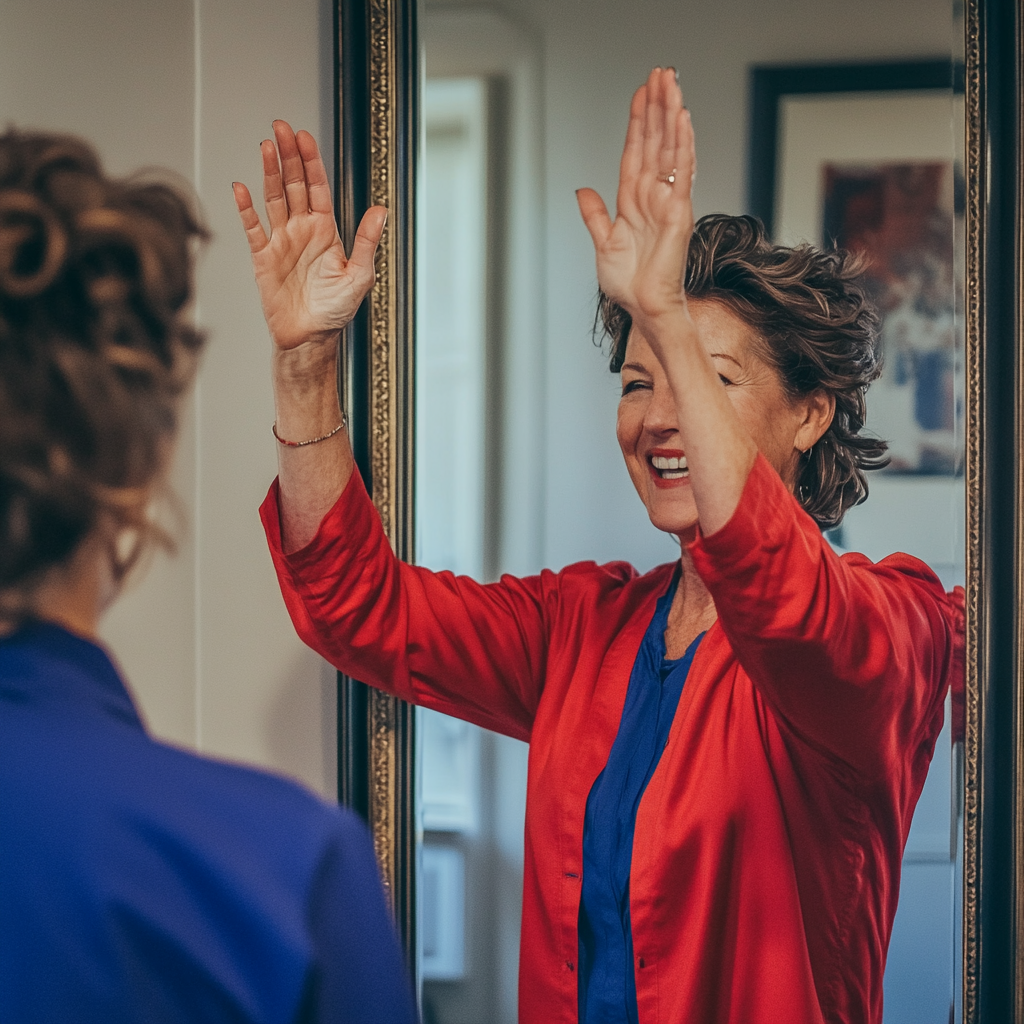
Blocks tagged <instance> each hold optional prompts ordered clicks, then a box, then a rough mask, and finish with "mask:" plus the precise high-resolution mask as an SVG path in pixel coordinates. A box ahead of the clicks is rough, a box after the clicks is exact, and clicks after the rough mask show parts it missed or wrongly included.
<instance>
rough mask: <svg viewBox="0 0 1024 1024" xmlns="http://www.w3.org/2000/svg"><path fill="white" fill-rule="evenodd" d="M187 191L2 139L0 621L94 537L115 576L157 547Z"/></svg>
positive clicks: (188, 361) (187, 245)
mask: <svg viewBox="0 0 1024 1024" xmlns="http://www.w3.org/2000/svg"><path fill="white" fill-rule="evenodd" d="M206 234H207V233H206V231H205V229H204V228H203V226H202V224H201V223H200V220H199V217H198V215H197V213H196V211H195V208H194V203H193V202H192V200H191V199H190V198H189V197H188V195H187V193H186V190H185V189H182V188H179V187H175V186H172V185H169V184H167V183H166V182H160V181H156V180H153V179H152V178H149V177H142V176H135V177H132V178H127V179H112V178H108V177H106V176H105V175H104V174H103V172H102V170H101V168H100V164H99V160H98V158H97V156H96V154H95V152H94V151H93V150H92V148H91V147H90V146H89V145H88V144H86V143H85V142H83V141H81V140H78V139H75V138H71V137H67V136H59V135H51V134H43V133H30V132H19V131H14V130H9V131H7V132H6V133H5V134H0V615H3V616H5V617H10V616H17V615H19V614H21V612H22V611H23V610H24V607H25V601H26V599H27V595H28V594H29V593H30V592H31V590H32V588H33V586H34V585H35V584H36V582H37V581H38V580H40V579H41V578H42V577H43V576H44V575H45V574H46V572H47V570H48V569H51V568H53V567H55V566H58V565H60V564H62V563H64V562H65V561H66V560H68V559H69V557H70V556H71V555H72V554H73V552H74V551H75V550H76V549H77V548H78V546H79V545H80V543H81V542H82V541H83V540H84V539H85V538H86V537H88V536H90V535H93V534H95V533H96V532H97V531H100V532H104V533H106V535H107V537H108V538H109V550H110V552H111V565H112V569H113V571H114V575H115V578H117V579H120V578H121V577H122V576H123V575H124V573H125V572H126V571H127V569H128V568H129V567H130V564H131V563H132V562H134V560H135V559H136V558H137V556H138V554H139V553H140V552H141V551H142V550H143V549H144V548H145V547H146V546H147V545H148V544H149V543H150V542H151V541H153V540H154V539H156V540H166V537H165V536H163V535H162V534H161V531H159V530H158V528H157V527H156V526H155V525H154V524H153V523H152V522H151V517H150V515H149V509H150V506H151V503H152V500H153V497H154V495H155V494H156V491H157V490H158V489H159V488H160V487H162V486H163V480H164V477H165V474H166V469H167V463H168V460H169V457H170V454H171V451H172V449H173V440H174V436H175V433H176V430H177V419H178V411H179V406H180V400H181V397H182V394H183V392H185V391H186V390H187V389H188V387H189V386H190V384H191V382H192V380H193V378H194V376H195V370H196V361H197V357H198V354H199V351H200V349H201V347H202V343H203V337H202V334H201V333H200V332H199V331H197V330H196V329H195V328H194V327H193V326H192V325H191V323H190V322H189V319H188V315H187V314H188V306H189V304H190V302H191V299H192V295H193V288H194V281H193V278H194V259H195V250H196V242H197V241H198V240H201V239H204V238H205V237H206Z"/></svg>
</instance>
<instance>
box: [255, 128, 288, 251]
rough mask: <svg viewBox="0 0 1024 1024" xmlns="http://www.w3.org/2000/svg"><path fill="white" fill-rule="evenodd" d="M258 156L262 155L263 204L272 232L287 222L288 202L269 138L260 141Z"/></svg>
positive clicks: (275, 154) (274, 150)
mask: <svg viewBox="0 0 1024 1024" xmlns="http://www.w3.org/2000/svg"><path fill="white" fill-rule="evenodd" d="M260 156H262V157H263V205H264V206H265V207H266V209H267V220H268V221H270V230H271V232H274V231H277V230H278V229H279V228H283V227H284V226H285V224H287V223H288V203H287V201H286V200H285V197H284V185H283V184H282V182H281V165H280V164H279V163H278V160H277V147H276V146H275V145H274V144H273V142H271V141H270V140H269V139H264V140H263V141H262V142H261V143H260Z"/></svg>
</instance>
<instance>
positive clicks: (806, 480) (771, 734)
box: [236, 69, 962, 1024]
mask: <svg viewBox="0 0 1024 1024" xmlns="http://www.w3.org/2000/svg"><path fill="white" fill-rule="evenodd" d="M275 132H276V142H277V152H275V149H274V146H273V144H271V143H264V150H263V156H264V174H265V178H264V187H265V193H266V198H267V210H268V215H269V219H270V225H271V230H272V233H271V235H270V236H269V237H268V236H267V235H266V233H265V232H264V229H263V228H262V227H261V226H260V223H259V218H258V217H257V215H256V213H255V211H254V210H253V208H252V202H251V199H250V197H249V194H248V192H247V191H246V190H245V189H244V187H243V186H236V199H237V201H238V205H239V209H240V212H241V215H242V221H243V224H244V226H245V228H246V231H247V234H248V237H249V240H250V245H251V249H252V253H253V261H254V265H255V269H256V277H257V281H258V283H259V288H260V294H261V297H262V301H263V306H264V311H265V313H266V316H267V320H268V323H269V325H270V330H271V334H272V337H273V341H274V347H273V377H274V386H275V394H276V401H277V422H276V426H275V430H276V433H277V435H278V439H279V440H280V441H281V444H280V446H279V454H280V476H279V479H278V481H277V482H276V483H275V484H274V485H273V487H272V488H271V491H270V494H269V496H268V498H267V501H266V502H265V504H264V506H263V509H262V515H263V520H264V525H265V527H266V531H267V535H268V538H269V542H270V547H271V551H272V553H273V557H274V560H275V564H276V567H277V572H278V576H279V579H280V583H281V587H282V590H283V593H284V597H285V600H286V602H287V605H288V608H289V611H290V613H291V615H292V618H293V621H294V623H295V625H296V628H297V629H298V631H299V633H300V634H301V636H302V637H303V638H304V639H305V640H306V642H307V643H309V644H310V645H311V646H313V647H315V648H316V649H317V650H319V651H321V652H322V653H323V654H324V655H325V656H326V657H327V658H329V659H330V660H331V661H332V662H333V663H334V664H336V665H337V666H339V667H340V668H342V669H343V670H344V671H346V672H348V673H350V674H351V675H353V676H354V677H356V678H358V679H362V680H365V681H366V682H369V683H371V684H373V685H375V686H379V687H382V688H384V689H387V690H389V691H390V692H392V693H395V694H397V695H399V696H400V697H402V698H405V699H407V700H411V701H415V702H416V703H420V704H424V705H426V706H429V707H433V708H436V709H438V710H440V711H443V712H446V713H448V714H452V715H457V716H460V717H462V718H465V719H468V720H470V721H473V722H476V723H478V724H480V725H482V726H486V727H487V728H490V729H496V730H498V731H500V732H504V733H506V734H508V735H511V736H515V737H518V738H520V739H523V740H528V741H529V742H530V762H529V781H528V796H527V817H526V838H525V843H526V854H525V876H524V896H523V901H524V902H523V923H522V951H521V958H520V986H519V994H520V1003H519V1008H520V1018H521V1019H522V1020H523V1021H527V1022H536V1024H552V1022H556V1021H561V1022H569V1021H576V1020H579V1021H580V1022H584V1024H596V1022H610V1021H640V1022H641V1024H653V1022H656V1021H663V1022H673V1024H678V1022H683V1021H686V1022H690V1021H693V1022H700V1024H717V1022H734V1024H780V1022H786V1024H819V1022H824V1021H830V1022H839V1021H843V1022H851V1024H852V1022H855V1021H856V1022H875V1024H880V1021H881V1006H882V975H883V970H884V964H885V953H886V948H887V945H888V940H889V934H890V930H891V927H892V922H893V916H894V914H895V911H896V903H897V896H898V889H899V873H900V860H901V855H902V850H903V846H904V843H905V841H906V838H907V833H908V830H909V828H910V821H911V815H912V813H913V809H914V806H915V804H916V801H917V798H918V796H919V794H920V792H921V787H922V785H923V783H924V779H925V775H926V773H927V769H928V763H929V760H930V758H931V755H932V750H933V747H934V744H935V741H936V737H937V735H938V733H939V729H940V726H941V723H942V717H943V700H944V696H945V693H946V689H947V685H948V683H949V681H950V678H951V676H952V675H953V674H955V672H956V671H958V670H959V664H960V660H961V658H962V646H961V643H962V641H961V635H962V633H961V629H960V622H961V619H960V615H959V611H958V607H957V605H956V603H955V602H954V601H953V600H952V599H950V598H948V597H947V595H946V594H945V593H944V592H943V589H942V587H941V585H940V584H939V582H938V580H937V579H936V578H935V576H934V575H933V574H932V572H931V571H930V570H929V569H928V568H927V567H926V566H924V565H923V564H922V563H921V562H919V561H917V560H916V559H914V558H910V557H909V556H905V555H895V556H892V557H890V558H887V559H885V560H884V561H882V562H880V563H878V564H877V565H876V564H872V563H871V562H870V561H869V560H868V559H867V558H864V557H863V556H861V555H856V554H847V555H844V556H842V557H839V556H838V555H837V554H836V553H835V552H834V551H833V550H832V549H831V548H830V547H829V545H828V543H827V542H826V541H825V540H824V538H823V537H822V534H821V526H823V525H833V524H835V523H838V522H839V521H840V520H841V518H842V516H843V513H844V512H845V510H846V509H847V508H848V507H850V506H851V505H852V504H854V503H855V502H857V501H858V500H860V499H861V498H862V497H863V496H864V495H865V493H866V486H865V483H864V476H863V470H864V469H866V468H871V467H873V466H877V465H879V464H881V463H884V446H883V445H880V444H879V443H878V442H876V441H873V440H870V439H866V438H863V437H861V436H859V434H858V431H859V429H860V428H861V426H862V424H863V418H864V390H865V388H866V386H867V383H868V382H869V381H870V380H871V379H872V378H873V377H875V376H876V375H877V372H878V358H877V352H876V349H875V339H874V331H875V316H874V314H873V313H872V311H871V310H870V308H869V307H868V305H867V304H866V302H865V299H864V296H863V293H862V292H861V291H860V289H859V288H858V286H857V284H856V282H855V280H854V271H853V269H851V266H850V261H849V260H848V259H847V258H846V257H844V256H842V255H839V254H825V253H822V252H819V251H816V250H814V249H812V248H810V247H801V248H798V249H795V250H790V249H784V248H780V247H776V246H773V245H771V244H770V243H769V242H768V241H767V240H766V239H765V238H764V236H763V234H762V232H761V230H760V228H759V226H758V225H757V224H756V222H753V221H751V220H749V219H746V218H727V217H713V218H705V219H704V220H703V221H702V222H701V223H700V224H699V225H697V227H696V230H694V225H693V218H692V211H691V203H690V188H691V181H692V178H693V173H694V167H695V160H694V150H693V135H692V130H691V126H690V119H689V115H688V114H687V112H686V111H685V109H684V108H683V106H682V99H681V95H680V93H679V88H678V85H677V83H676V79H675V76H674V73H673V72H671V71H662V70H660V69H657V70H655V71H654V72H652V74H651V76H650V78H649V79H648V81H647V82H646V84H645V85H644V86H643V87H641V88H640V90H639V91H638V92H637V93H636V96H635V97H634V100H633V104H632V108H631V111H630V120H629V129H628V133H627V138H626V145H625V151H624V154H623V158H622V164H621V171H620V180H619V192H618V202H617V216H616V218H615V220H612V219H610V218H609V216H608V214H607V212H606V210H605V207H604V205H603V203H602V202H601V200H600V199H599V198H598V196H597V195H596V193H594V192H592V191H590V190H583V191H581V192H580V193H579V197H578V198H579V204H580V208H581V211H582V213H583V217H584V220H585V221H586V224H587V227H588V229H589V231H590V233H591V236H592V238H593V241H594V246H595V249H596V253H597V272H598V280H599V283H600V286H601V289H602V292H603V295H604V296H605V299H604V303H603V309H604V313H605V322H606V326H608V328H609V329H610V332H611V334H612V336H613V343H614V351H613V369H617V370H618V371H619V372H620V374H621V379H622V398H621V401H620V404H619V412H618V422H617V435H618V441H619V445H620V446H621V449H622V453H623V456H624V458H625V461H626V466H627V469H628V471H629V474H630V477H631V478H632V481H633V484H634V486H635V487H636V489H637V491H638V493H639V494H640V497H641V499H642V500H643V501H644V503H645V505H646V506H647V510H648V513H649V515H650V519H651V521H652V522H653V524H654V525H655V526H656V527H657V528H658V529H660V530H664V531H666V532H668V533H671V534H674V535H675V536H677V537H678V538H679V540H680V543H681V556H680V559H679V560H678V561H677V562H676V563H675V564H671V565H664V566H661V567H659V568H656V569H654V570H652V571H651V572H649V573H647V574H645V575H638V574H637V573H636V572H635V571H634V570H633V569H632V568H631V567H630V566H628V565H624V564H621V563H615V564H611V565H605V566H598V565H595V564H592V563H583V564H579V565H573V566H570V567H568V568H566V569H564V570H562V571H561V572H558V573H554V572H543V573H541V574H540V575H539V576H536V577H531V578H527V579H515V578H512V577H508V576H506V577H503V578H502V580H501V581H500V582H498V583H493V584H488V585H481V584H478V583H476V582H474V581H472V580H470V579H466V578H465V577H457V576H453V575H452V574H450V573H432V572H429V571H427V570H425V569H422V568H417V567H415V566H410V565H406V564H403V563H402V562H401V561H399V560H398V559H396V558H395V557H394V555H393V553H392V552H391V550H390V548H389V546H388V543H387V540H386V538H385V537H384V534H383V532H382V529H381V525H380V522H379V520H378V518H377V516H376V514H375V512H374V509H373V506H372V504H371V503H370V501H369V499H368V498H367V495H366V491H365V490H364V487H363V483H362V481H361V480H360V479H359V476H358V474H357V473H355V472H353V460H352V454H351V449H350V447H349V442H348V439H347V437H346V433H345V430H344V429H343V426H342V424H343V422H344V421H343V418H342V416H341V412H340V410H339V407H338V397H337V390H336V387H335V380H336V377H335V365H336V364H335V360H336V348H337V345H336V342H337V332H338V329H339V328H340V327H341V326H342V325H343V324H344V323H345V322H346V321H347V320H348V319H350V318H351V316H352V315H353V313H354V310H355V306H356V304H357V302H358V300H359V298H360V297H361V295H362V293H363V292H365V290H366V288H368V287H369V284H370V281H371V277H372V271H371V267H372V251H373V246H374V243H375V241H376V238H377V237H378V235H379V233H380V229H381V224H382V217H383V211H380V210H377V209H374V210H371V211H370V212H369V213H368V214H367V217H366V219H365V220H364V222H363V225H362V226H361V229H360V233H359V236H358V237H357V239H356V240H355V246H354V250H353V257H352V260H351V262H348V263H346V261H345V256H344V252H343V250H342V248H341V244H340V242H339V240H338V238H337V234H336V232H335V230H334V227H333V220H332V217H331V206H330V201H329V197H328V190H327V181H326V177H325V174H324V170H323V164H322V162H321V161H320V158H319V156H318V155H317V150H316V145H315V143H314V141H313V140H312V138H311V137H310V136H308V135H306V134H304V133H300V134H299V135H298V136H295V135H293V134H292V132H291V129H290V128H289V127H288V126H287V125H285V124H283V123H282V122H277V123H276V124H275ZM278 154H279V156H278ZM279 160H280V163H279ZM684 280H685V284H686V290H685V292H684V289H683V287H682V285H683V283H684ZM569 454H570V455H571V456H572V457H576V458H578V457H581V456H580V454H579V453H569ZM595 514H600V513H599V511H595ZM580 528H581V529H585V528H586V524H585V523H581V524H580ZM684 681H685V685H684Z"/></svg>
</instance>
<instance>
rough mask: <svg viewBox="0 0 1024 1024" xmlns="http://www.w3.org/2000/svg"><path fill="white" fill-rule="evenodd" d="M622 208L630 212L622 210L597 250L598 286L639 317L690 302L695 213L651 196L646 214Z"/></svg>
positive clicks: (687, 206) (629, 205) (633, 206)
mask: <svg viewBox="0 0 1024 1024" xmlns="http://www.w3.org/2000/svg"><path fill="white" fill-rule="evenodd" d="M666 191H667V189H666ZM672 198H673V199H674V198H675V197H672ZM622 205H624V206H625V209H621V208H620V212H619V214H618V216H616V218H615V220H614V222H613V223H612V227H611V231H610V232H609V233H608V235H607V237H606V238H605V240H604V241H603V242H602V243H601V244H599V245H597V246H595V249H596V255H597V279H598V283H599V285H600V287H601V290H602V291H603V292H604V293H605V294H606V295H609V296H610V297H612V298H613V299H614V300H615V301H616V302H618V303H619V304H620V305H621V306H623V308H625V309H627V310H628V311H630V312H631V313H632V314H633V315H634V316H637V315H639V316H658V315H659V314H661V313H663V312H665V311H667V310H668V309H670V308H671V307H673V306H678V305H680V304H681V303H684V302H685V296H684V294H683V275H684V272H685V270H686V249H687V246H688V244H689V240H690V235H691V234H692V233H693V214H692V208H691V207H690V204H689V203H688V202H687V203H686V204H685V208H683V207H682V206H681V204H679V203H678V202H669V201H668V197H665V196H654V197H652V201H651V202H650V203H649V204H647V205H648V208H647V209H642V208H640V207H639V206H638V205H637V204H635V203H625V204H622Z"/></svg>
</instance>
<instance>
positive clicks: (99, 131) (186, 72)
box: [0, 0, 336, 796]
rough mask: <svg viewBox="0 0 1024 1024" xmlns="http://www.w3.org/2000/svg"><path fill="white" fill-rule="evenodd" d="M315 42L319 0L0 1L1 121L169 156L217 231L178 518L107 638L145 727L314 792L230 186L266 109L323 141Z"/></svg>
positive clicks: (113, 163)
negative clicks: (269, 513) (266, 519)
mask: <svg viewBox="0 0 1024 1024" xmlns="http://www.w3.org/2000/svg"><path fill="white" fill-rule="evenodd" d="M330 38H331V36H330V5H329V3H328V2H326V0H288V2H287V3H283V2H276V3H275V2H270V0H245V2H242V0H0V125H7V124H14V125H16V126H19V127H24V128H43V129H57V130H61V131H69V132H74V133H77V134H81V135H83V136H85V137H86V138H88V139H90V140H91V141H92V142H93V143H94V144H95V145H96V146H97V147H98V149H99V151H100V153H101V155H102V156H103V158H104V160H105V162H106V166H107V168H108V169H109V170H111V171H114V172H119V173H121V172H127V171H130V170H132V169H134V168H136V167H139V166H143V165H158V166H163V167H168V168H171V169H172V170H174V171H175V172H177V173H178V174H180V175H182V176H184V177H186V178H187V179H189V180H190V181H191V182H192V183H193V184H194V185H195V187H196V189H197V191H198V194H199V197H200V201H201V203H202V205H203V208H204V210H205V213H206V217H207V219H208V222H209V225H210V227H211V228H212V229H213V232H214V236H215V237H214V241H213V243H212V244H211V245H210V247H209V249H208V250H207V252H206V254H205V256H204V257H203V260H202V263H201V267H200V273H199V301H198V312H197V319H198V321H199V322H200V324H202V325H203V326H204V327H206V328H207V329H208V330H209V334H210V341H209V347H208V349H207V353H206V355H205V357H204V362H203V366H202V370H201V373H200V378H199V385H198V388H197V392H196V396H195V399H194V401H193V402H192V403H191V404H190V406H189V410H188V414H187V416H186V418H185V423H184V427H183V430H182V436H181V439H180V446H179V452H178V458H177V463H176V466H175V469H174V476H173V483H174V486H175V489H176V491H177V494H178V495H179V497H180V498H181V499H182V501H183V503H184V506H185V509H186V514H187V517H188V527H187V529H186V531H185V533H184V534H183V536H182V538H181V544H180V550H179V552H178V556H177V558H176V559H174V560H170V559H168V558H166V557H165V556H163V555H158V556H157V557H156V559H155V560H154V563H153V565H152V566H151V567H150V571H149V573H148V574H147V576H146V577H145V578H144V579H143V580H142V581H141V583H140V584H139V585H137V586H135V587H134V588H133V589H132V591H131V592H130V593H129V594H128V595H126V596H125V597H124V598H123V599H122V600H121V602H120V603H119V604H117V605H116V606H115V607H114V609H113V610H112V611H111V613H110V615H109V616H108V619H107V621H106V622H105V626H104V635H105V637H106V639H107V641H108V642H109V644H110V645H111V646H112V648H113V650H114V652H115V654H116V655H117V656H118V658H119V659H120V661H121V663H122V665H123V666H124V669H125V671H126V673H127V675H128V677H129V679H130V680H131V683H132V685H133V687H134V690H135V692H136V694H137V696H138V698H139V700H140V702H141V704H142V708H143V712H144V714H145V716H146V718H147V720H148V722H149V724H150V726H151V728H152V729H153V731H154V732H156V733H157V734H158V735H161V736H164V737H166V738H168V739H171V740H174V741H176V742H178V743H182V744H185V745H188V746H195V747H198V748H200V749H202V750H204V751H207V752H210V753H213V754H217V755H222V756H226V757H230V758H239V759H243V760H246V761H251V762H255V763H258V764H262V765H266V766H269V767H271V768H274V769H276V770H279V771H282V772H285V773H287V774H289V775H292V776H295V777H297V778H300V779H302V780H304V781H305V782H306V783H308V784H309V785H310V786H312V787H314V788H315V789H318V790H320V791H321V792H322V793H324V794H325V795H328V796H330V795H333V794H334V792H335V779H336V771H335V756H336V755H335V710H334V674H333V672H332V671H331V670H329V669H328V668H327V667H326V666H325V665H324V663H323V662H321V661H320V660H319V659H318V658H317V657H316V656H315V655H313V654H312V653H311V652H310V651H308V650H307V649H306V648H305V647H304V646H303V645H302V644H301V643H300V642H299V640H298V639H297V638H296V636H295V634H294V632H293V630H292V628H291V624H290V622H289V621H288V617H287V615H286V613H285V610H284V605H283V603H282V601H281V598H280V595H279V592H278V588H277V583H276V580H275V578H274V574H273V570H272V567H271V563H270V557H269V555H268V554H267V551H266V545H265V542H264V540H263V532H262V529H261V527H260V524H259V519H258V516H257V512H256V510H257V507H258V505H259V503H260V501H261V500H262V498H263V495H264V494H265V493H266V489H267V487H268V486H269V484H270V481H271V480H272V479H273V477H274V473H275V457H276V456H275V451H274V440H273V438H272V436H271V433H270V424H271V422H272V420H273V406H272V400H271V392H270V386H269V378H268V362H269V360H268V354H269V340H268V337H267V332H266V328H265V327H264V325H263V321H262V317H261V315H260V310H259V302H258V299H257V296H256V290H255V286H254V285H253V282H252V276H251V273H250V269H249V257H248V251H247V248H246V244H245V240H244V237H243V235H242V232H241V230H240V228H239V226H238V224H237V221H236V217H237V215H236V213H235V211H234V205H233V201H232V197H231V182H232V180H234V179H239V180H244V181H246V182H248V183H249V184H250V186H251V187H252V186H258V185H259V177H258V176H259V173H260V163H259V151H258V145H259V142H260V140H261V139H263V138H265V137H266V136H267V135H269V134H270V122H271V120H272V119H273V118H275V117H283V118H285V119H289V120H292V123H293V124H295V125H296V126H302V127H306V128H309V129H311V130H313V131H314V133H316V134H318V135H319V137H320V138H321V139H322V141H323V142H324V144H325V148H326V149H328V150H329V149H330V146H331V132H332V119H333V115H332V106H331V92H330V75H331V68H330V52H331V51H330ZM256 191H258V189H257V188H254V192H256Z"/></svg>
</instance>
